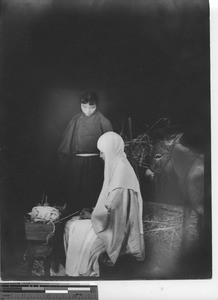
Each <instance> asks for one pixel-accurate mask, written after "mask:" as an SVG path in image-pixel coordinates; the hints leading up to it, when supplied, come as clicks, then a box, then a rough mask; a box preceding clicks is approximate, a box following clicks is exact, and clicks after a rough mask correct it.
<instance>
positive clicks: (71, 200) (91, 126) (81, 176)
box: [58, 111, 112, 212]
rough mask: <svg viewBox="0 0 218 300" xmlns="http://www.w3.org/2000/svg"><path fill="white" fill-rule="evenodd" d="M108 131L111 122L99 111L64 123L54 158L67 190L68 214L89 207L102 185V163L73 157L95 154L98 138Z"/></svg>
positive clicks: (98, 159) (79, 115) (91, 157)
mask: <svg viewBox="0 0 218 300" xmlns="http://www.w3.org/2000/svg"><path fill="white" fill-rule="evenodd" d="M108 131H112V125H111V122H110V121H109V120H108V119H106V118H105V117H104V116H103V115H102V114H101V113H100V112H99V111H96V112H95V113H94V114H93V115H91V116H89V117H87V116H86V115H85V114H84V113H79V114H77V115H76V116H74V117H73V118H72V120H71V121H70V123H69V124H68V126H67V128H66V130H65V132H64V135H63V139H62V142H61V145H60V147H59V149H58V155H59V158H60V163H61V166H62V172H63V176H64V181H65V183H66V186H65V188H66V190H67V195H66V198H67V207H68V209H69V211H72V212H74V211H76V210H80V209H82V208H85V207H93V206H95V203H96V201H97V199H98V196H99V193H100V191H101V187H102V183H103V173H104V171H103V162H102V160H101V159H100V157H99V155H98V156H85V157H84V156H76V154H86V153H88V154H92V153H98V154H99V151H98V149H97V141H98V139H99V137H100V136H101V135H102V134H103V133H105V132H108Z"/></svg>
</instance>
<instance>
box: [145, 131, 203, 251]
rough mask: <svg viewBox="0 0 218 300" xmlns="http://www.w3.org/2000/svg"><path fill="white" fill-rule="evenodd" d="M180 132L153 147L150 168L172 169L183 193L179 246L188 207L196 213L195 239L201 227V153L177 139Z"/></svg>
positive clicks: (184, 242)
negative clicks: (196, 230) (195, 151)
mask: <svg viewBox="0 0 218 300" xmlns="http://www.w3.org/2000/svg"><path fill="white" fill-rule="evenodd" d="M181 137H182V134H177V135H176V136H174V137H171V138H169V139H165V140H162V141H160V142H158V143H157V145H156V147H154V151H153V155H152V159H151V163H150V169H151V170H152V171H153V172H154V174H155V173H163V174H164V173H166V172H168V171H169V170H173V171H174V172H175V174H176V176H177V179H178V184H179V187H180V190H181V192H182V194H183V196H184V202H183V225H182V241H181V247H182V248H184V247H186V245H187V236H188V221H189V218H190V214H191V211H192V210H194V211H195V212H196V213H197V214H198V232H199V240H200V242H202V240H203V228H204V224H203V223H204V222H203V220H204V155H202V154H197V153H194V152H192V151H191V150H190V149H189V148H187V147H185V146H183V145H182V144H181V142H180V140H181Z"/></svg>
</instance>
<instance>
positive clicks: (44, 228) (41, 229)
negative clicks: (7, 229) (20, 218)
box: [24, 221, 54, 241]
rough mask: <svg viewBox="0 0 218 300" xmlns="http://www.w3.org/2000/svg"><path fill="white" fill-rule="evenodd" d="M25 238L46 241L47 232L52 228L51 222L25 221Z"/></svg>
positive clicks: (51, 230)
mask: <svg viewBox="0 0 218 300" xmlns="http://www.w3.org/2000/svg"><path fill="white" fill-rule="evenodd" d="M24 224H25V235H26V240H33V241H46V239H47V237H48V235H49V234H51V233H52V232H53V230H54V225H53V224H44V223H31V222H27V221H25V223H24Z"/></svg>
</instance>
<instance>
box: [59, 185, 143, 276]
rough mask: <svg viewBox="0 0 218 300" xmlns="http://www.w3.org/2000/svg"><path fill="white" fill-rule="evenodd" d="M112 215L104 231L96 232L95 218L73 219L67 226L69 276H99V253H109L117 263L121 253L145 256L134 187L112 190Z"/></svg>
mask: <svg viewBox="0 0 218 300" xmlns="http://www.w3.org/2000/svg"><path fill="white" fill-rule="evenodd" d="M108 197H109V198H110V201H109V203H110V206H109V207H108V210H109V216H108V221H107V224H106V227H105V230H104V234H103V239H102V238H101V234H98V235H96V233H95V231H94V229H93V226H92V221H91V220H90V219H88V220H79V219H78V217H77V218H73V219H71V220H70V221H68V222H67V224H66V227H65V234H64V241H65V250H66V266H65V272H66V274H67V275H69V276H99V263H98V258H99V255H100V254H101V253H103V252H105V251H106V252H107V254H108V256H109V257H110V259H111V260H112V262H113V263H115V262H116V260H117V258H118V256H120V255H123V254H131V255H132V256H134V257H135V258H136V259H137V260H143V259H144V240H143V235H142V234H141V233H140V219H139V216H138V210H139V207H138V199H137V194H136V193H135V192H134V191H133V190H129V189H123V188H117V189H115V190H113V191H111V192H110V194H109V195H108Z"/></svg>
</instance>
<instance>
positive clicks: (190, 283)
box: [3, 0, 218, 300]
mask: <svg viewBox="0 0 218 300" xmlns="http://www.w3.org/2000/svg"><path fill="white" fill-rule="evenodd" d="M133 1H134V0H133ZM190 1H192V0H190ZM209 5H210V55H211V57H210V60H211V65H210V67H211V79H210V80H211V150H212V155H211V170H212V259H213V272H212V279H209V280H177V279H176V280H137V281H96V282H95V281H90V282H85V281H72V282H69V281H66V282H65V281H51V283H53V284H55V283H62V284H64V283H67V284H70V283H73V284H74V285H75V284H76V285H79V284H82V285H86V284H89V285H93V284H94V285H95V284H96V285H97V286H98V292H99V300H118V299H119V300H121V299H125V300H133V299H134V300H140V299H143V300H146V299H148V300H153V299H154V300H155V299H157V300H171V299H172V300H180V299H181V300H183V299H185V300H195V299H196V300H201V299H202V300H218V199H216V196H217V195H218V182H217V174H216V171H217V170H218V155H217V153H218V134H217V133H218V130H217V126H218V124H217V123H218V115H217V113H216V112H218V104H217V103H218V0H209ZM7 282H8V283H9V281H3V283H7ZM10 282H11V281H10ZM16 282H17V281H13V283H16ZM34 282H36V283H40V284H43V283H44V284H48V281H40V282H39V281H31V283H34ZM23 283H24V282H23Z"/></svg>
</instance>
